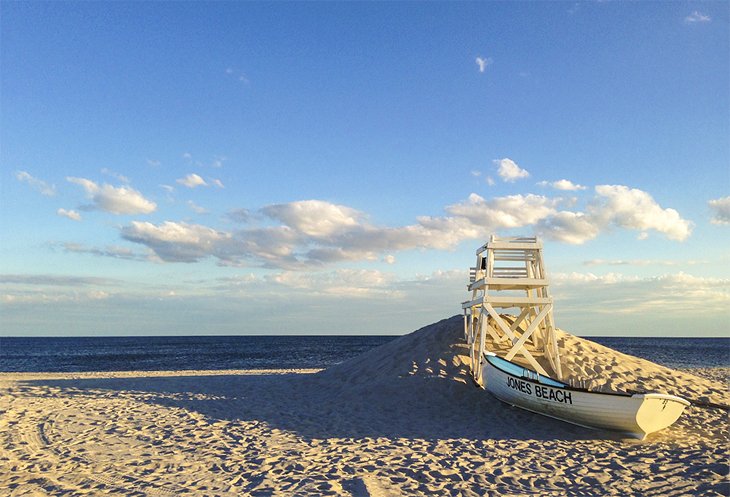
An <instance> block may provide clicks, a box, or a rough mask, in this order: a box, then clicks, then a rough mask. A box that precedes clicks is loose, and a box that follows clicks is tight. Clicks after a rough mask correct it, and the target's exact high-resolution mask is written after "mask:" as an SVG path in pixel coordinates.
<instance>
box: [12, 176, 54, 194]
mask: <svg viewBox="0 0 730 497" xmlns="http://www.w3.org/2000/svg"><path fill="white" fill-rule="evenodd" d="M15 178H16V179H17V180H18V181H20V182H21V183H27V184H28V185H30V187H31V188H33V189H34V190H36V191H38V192H40V193H41V195H45V196H46V197H52V196H54V195H55V194H56V187H55V186H53V185H49V184H48V183H46V182H45V181H43V180H40V179H38V178H35V177H33V176H32V175H31V174H30V173H28V172H27V171H16V173H15Z"/></svg>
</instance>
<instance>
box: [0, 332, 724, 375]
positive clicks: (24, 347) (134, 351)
mask: <svg viewBox="0 0 730 497" xmlns="http://www.w3.org/2000/svg"><path fill="white" fill-rule="evenodd" d="M394 338H396V337H395V336H375V335H372V336H179V337H169V336H164V337H162V336H159V337H66V338H47V337H32V338H20V337H0V372H81V371H155V370H205V369H288V368H292V369H296V368H326V367H328V366H331V365H334V364H337V363H340V362H342V361H345V360H347V359H349V358H351V357H355V356H357V355H358V354H361V353H362V352H365V351H366V350H369V349H371V348H373V347H377V346H379V345H382V344H384V343H387V342H389V341H390V340H393V339H394ZM588 339H589V340H593V341H595V342H598V343H600V344H602V345H606V346H607V347H611V348H613V349H616V350H619V351H621V352H624V353H627V354H631V355H635V356H639V357H643V358H645V359H649V360H650V361H653V362H657V363H659V364H663V365H665V366H669V367H672V368H693V367H719V366H730V338H645V337H641V338H636V337H633V338H629V337H589V338H588Z"/></svg>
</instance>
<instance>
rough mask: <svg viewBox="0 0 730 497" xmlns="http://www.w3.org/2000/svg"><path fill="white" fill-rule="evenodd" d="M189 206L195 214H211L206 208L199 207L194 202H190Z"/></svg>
mask: <svg viewBox="0 0 730 497" xmlns="http://www.w3.org/2000/svg"><path fill="white" fill-rule="evenodd" d="M187 204H188V207H190V209H191V210H192V211H193V212H195V213H196V214H209V213H210V211H209V210H208V209H206V208H205V207H201V206H199V205H198V204H196V203H195V202H193V201H192V200H188V202H187Z"/></svg>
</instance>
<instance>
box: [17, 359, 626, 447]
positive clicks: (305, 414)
mask: <svg viewBox="0 0 730 497" xmlns="http://www.w3.org/2000/svg"><path fill="white" fill-rule="evenodd" d="M338 373H340V372H339V371H337V370H334V371H322V372H320V373H315V374H300V373H287V374H245V375H237V374H231V375H225V374H224V375H195V374H194V373H191V374H189V375H188V374H186V373H185V372H180V373H179V374H178V375H176V376H144V375H143V374H141V375H140V376H137V377H112V378H77V379H69V380H29V381H24V382H22V384H23V385H26V386H28V387H31V388H30V390H31V391H32V392H28V393H31V394H32V395H49V396H53V397H59V398H64V399H66V398H71V399H72V398H74V397H83V398H85V399H99V400H101V401H102V402H101V403H99V404H98V405H99V406H100V407H103V406H105V405H107V404H105V402H107V401H109V400H112V399H115V398H120V399H126V400H130V401H133V402H141V403H148V404H151V405H157V406H162V407H169V408H181V409H184V410H186V411H188V412H190V413H198V414H200V415H202V416H204V417H205V418H206V419H207V420H208V422H210V423H215V422H218V421H226V422H230V423H234V424H236V423H251V422H256V423H265V424H266V425H268V426H269V427H270V428H271V429H278V430H282V431H286V432H290V433H292V434H295V435H296V436H298V437H301V438H302V439H305V440H313V439H327V438H366V437H369V438H380V437H385V438H390V439H398V438H404V439H425V440H438V439H441V440H443V439H470V440H597V439H601V440H607V439H613V440H618V439H622V438H626V437H625V436H623V435H620V434H616V433H612V432H610V431H605V430H592V429H587V428H582V427H579V426H574V425H571V424H568V423H564V422H562V421H558V420H554V419H551V418H547V417H544V416H540V415H537V414H533V413H530V412H527V411H523V410H521V409H518V408H515V407H512V406H509V405H507V404H504V403H502V402H500V401H498V400H497V399H495V398H494V397H492V396H491V395H490V394H488V393H487V392H485V391H484V390H482V389H479V388H477V387H476V386H475V385H474V384H472V383H471V382H468V381H465V380H464V379H463V378H453V377H444V376H440V375H439V374H438V373H436V374H433V375H409V376H401V377H395V378H388V379H383V378H380V379H379V380H377V381H376V380H373V381H367V379H362V378H360V379H359V380H361V381H357V380H358V378H351V377H348V376H347V375H345V374H338ZM108 405H109V406H111V404H108Z"/></svg>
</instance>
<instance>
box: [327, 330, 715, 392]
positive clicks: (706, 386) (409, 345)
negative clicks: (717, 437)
mask: <svg viewBox="0 0 730 497" xmlns="http://www.w3.org/2000/svg"><path fill="white" fill-rule="evenodd" d="M557 333H558V346H559V348H560V357H561V363H562V366H563V369H564V371H563V380H564V381H573V382H576V383H578V382H583V384H585V385H587V386H588V387H589V388H591V389H595V390H598V391H612V392H617V391H624V392H625V391H629V390H635V391H655V392H662V393H669V394H672V395H677V396H680V397H684V398H688V400H695V401H700V402H714V403H724V404H727V403H728V398H729V397H728V395H727V394H726V393H725V391H724V390H723V389H722V388H718V385H717V384H716V382H713V381H712V380H708V379H706V378H700V377H698V376H696V375H693V374H691V373H688V372H684V371H678V370H675V369H671V368H668V367H666V366H662V365H660V364H656V363H654V362H651V361H649V360H646V359H642V358H640V357H635V356H632V355H629V354H625V353H622V352H619V351H617V350H614V349H612V348H609V347H606V346H604V345H600V344H598V343H596V342H593V341H590V340H589V339H586V338H581V337H578V336H575V335H572V334H570V333H568V332H566V331H564V330H561V329H558V330H557ZM487 348H488V349H491V350H499V349H500V348H504V345H501V346H500V345H497V344H494V343H493V342H492V340H491V337H488V339H487ZM515 362H524V361H521V358H520V356H519V355H518V356H517V357H516V358H515ZM525 365H527V364H526V363H525ZM320 376H321V377H322V378H327V379H329V380H331V381H333V382H342V383H343V384H345V385H350V386H354V385H362V384H370V385H375V384H379V383H384V382H388V381H392V380H393V379H395V378H402V377H408V376H411V377H439V378H444V379H450V380H454V381H457V382H460V383H470V379H469V376H470V373H469V346H468V345H467V344H466V343H465V341H464V339H463V321H462V317H461V316H459V315H456V316H452V317H450V318H447V319H443V320H441V321H438V322H436V323H433V324H430V325H428V326H424V327H423V328H420V329H418V330H416V331H414V332H411V333H409V334H407V335H403V336H400V337H398V338H396V339H395V340H393V341H391V342H388V343H386V344H384V345H381V346H380V347H376V348H374V349H371V350H369V351H367V352H365V353H363V354H361V355H359V356H357V357H355V358H352V359H350V360H348V361H345V362H343V363H340V364H338V365H336V366H333V367H330V368H328V369H327V370H325V371H323V372H322V373H320Z"/></svg>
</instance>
